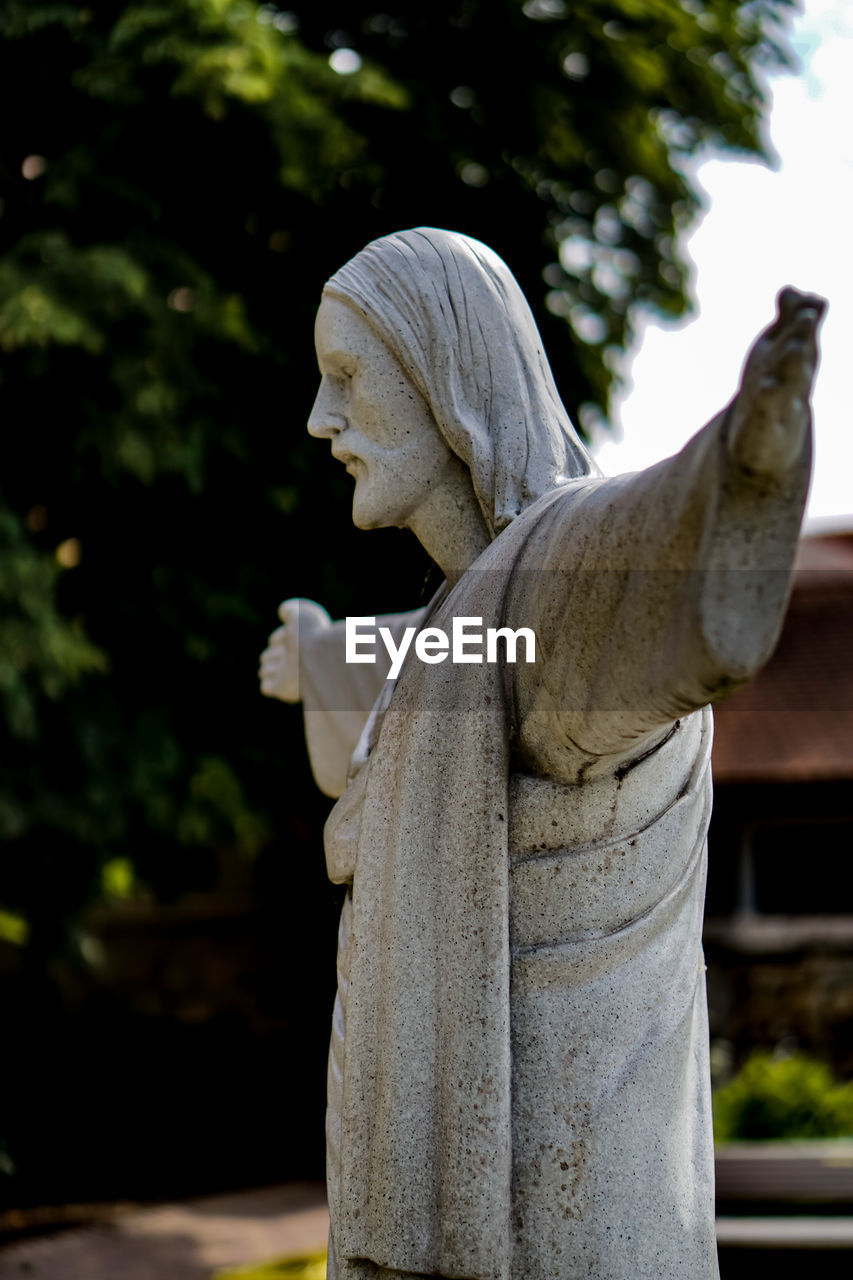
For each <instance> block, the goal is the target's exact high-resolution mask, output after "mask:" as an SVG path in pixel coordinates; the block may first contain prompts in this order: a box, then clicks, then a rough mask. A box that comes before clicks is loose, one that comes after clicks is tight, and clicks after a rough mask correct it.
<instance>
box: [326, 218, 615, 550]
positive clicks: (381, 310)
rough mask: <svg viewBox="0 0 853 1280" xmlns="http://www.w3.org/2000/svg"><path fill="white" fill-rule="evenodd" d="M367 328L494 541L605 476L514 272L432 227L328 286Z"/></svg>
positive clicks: (380, 244)
mask: <svg viewBox="0 0 853 1280" xmlns="http://www.w3.org/2000/svg"><path fill="white" fill-rule="evenodd" d="M324 297H329V298H334V299H339V300H341V301H343V302H344V303H346V304H347V305H348V306H349V307H351V308H353V309H354V310H355V311H356V313H357V314H358V315H360V316H362V317H363V318H364V320H365V321H366V322H367V323H368V324H369V326H370V327H371V329H372V330H373V331H374V332H375V333H376V334H377V336H378V337H379V338H380V339H381V340H382V342H383V343H384V344H385V346H386V347H387V348H388V350H389V351H390V352H391V354H392V355H393V356H394V358H395V359H396V361H397V362H398V363H399V365H400V366H401V368H402V369H403V371H404V373H405V374H406V376H407V378H408V380H409V381H410V382H411V384H412V385H413V386H414V387H415V389H416V390H417V392H418V393H419V395H420V397H421V398H422V400H423V402H424V403H425V404H426V406H428V409H429V412H430V414H431V416H432V419H433V420H434V422H435V424H436V426H437V428H438V431H439V433H440V435H441V437H442V439H443V440H444V442H445V443H446V444H447V446H448V447H449V449H450V450H451V451H452V453H453V454H455V455H456V456H457V457H458V458H459V459H461V461H462V462H463V463H464V464H465V466H466V467H467V468H468V470H469V471H470V474H471V480H472V484H473V488H474V492H475V494H476V497H477V501H478V503H479V505H480V508H481V510H482V513H483V517H484V519H485V521H486V524H487V526H488V528H489V530H490V531H491V533H492V535H494V534H496V533H499V532H500V530H501V529H503V528H505V527H506V526H507V525H508V524H509V523H510V521H511V520H512V519H514V517H515V516H517V515H518V514H519V512H521V511H522V510H523V509H524V508H525V507H526V506H529V505H530V503H532V502H534V501H535V500H536V499H537V498H539V497H541V496H542V494H544V493H546V492H548V491H549V490H550V489H553V488H555V487H556V486H557V485H560V484H564V483H566V482H567V481H568V480H571V479H574V478H575V477H578V476H583V475H589V474H598V468H597V467H596V464H595V463H594V461H593V460H592V458H591V456H590V455H589V453H588V452H587V450H586V449H585V448H584V445H583V444H582V442H581V440H580V438H579V437H578V435H577V433H576V431H575V429H574V427H573V426H572V424H571V421H570V420H569V416H568V414H567V412H566V409H565V407H564V405H563V403H562V401H561V400H560V397H559V395H558V393H557V389H556V387H555V385H554V379H553V376H552V374H551V370H550V368H549V366H548V361H547V359H546V357H545V352H544V347H543V344H542V339H541V337H540V335H539V331H538V329H537V327H536V323H535V321H534V319H533V316H532V314H531V311H530V308H529V307H528V305H527V302H526V300H525V298H524V295H523V293H522V292H521V289H520V287H519V285H518V283H517V281H516V279H515V277H514V276H513V275H512V273H511V272H510V270H509V268H508V267H507V266H506V264H505V263H504V262H503V261H502V260H501V259H500V258H499V257H498V256H497V254H495V253H493V252H492V250H491V249H489V248H487V246H486V245H484V244H481V243H480V242H479V241H478V240H472V239H470V238H469V237H468V236H463V235H460V234H458V233H456V232H452V231H441V230H437V229H435V228H431V227H419V228H417V229H415V230H412V231H401V232H395V233H394V234H392V235H388V236H383V237H382V238H381V239H380V240H374V241H373V242H372V243H371V244H369V245H367V247H366V248H364V249H363V250H362V251H361V252H360V253H358V254H357V255H356V256H355V257H354V258H353V259H351V261H349V262H348V263H346V265H345V266H343V267H342V268H341V269H340V271H338V272H336V273H335V275H333V276H332V278H331V279H330V280H329V282H328V283H327V285H326V287H325V289H324Z"/></svg>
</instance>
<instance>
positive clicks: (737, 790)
mask: <svg viewBox="0 0 853 1280" xmlns="http://www.w3.org/2000/svg"><path fill="white" fill-rule="evenodd" d="M715 722H716V727H715V743H714V757H713V766H714V784H715V800H714V817H713V820H712V825H711V832H710V837H709V843H710V863H709V881H708V901H707V908H706V928H705V950H706V958H707V961H708V967H709V1000H710V1008H711V1032H712V1036H716V1037H721V1038H723V1039H724V1040H727V1041H730V1042H731V1043H732V1045H733V1046H734V1049H735V1052H736V1056H737V1058H738V1059H740V1058H741V1057H742V1056H743V1055H744V1054H745V1053H746V1052H747V1051H748V1050H749V1049H750V1048H752V1047H754V1046H773V1045H780V1044H781V1045H784V1046H790V1047H791V1048H799V1049H802V1050H803V1051H805V1052H808V1053H812V1054H814V1055H815V1056H818V1057H821V1058H825V1059H827V1060H829V1061H831V1062H832V1063H833V1064H834V1065H835V1067H836V1068H837V1069H838V1070H839V1071H841V1072H843V1073H845V1074H849V1072H850V1071H851V1070H853V875H851V870H853V518H851V520H850V524H849V526H848V527H847V528H846V529H843V530H840V531H838V532H835V533H832V534H825V535H823V536H819V537H810V538H806V539H804V541H803V542H802V543H801V547H800V553H799V555H798V558H797V569H796V574H795V579H794V587H793V593H792V597H791V603H790V607H789V610H788V615H787V618H786V620H785V625H784V629H783V632H782V637H781V640H780V642H779V646H778V648H777V650H776V653H775V654H774V656H773V658H772V659H771V661H770V662H769V663H768V665H767V666H766V667H765V668H764V670H763V671H762V672H761V673H760V674H759V676H758V677H757V678H756V679H755V680H754V681H752V682H751V683H750V684H749V685H748V686H746V687H745V688H743V689H742V690H740V691H739V692H738V693H736V694H735V695H734V696H733V697H732V698H731V699H729V700H728V701H726V702H723V703H721V704H720V705H719V706H718V707H717V708H716V709H715Z"/></svg>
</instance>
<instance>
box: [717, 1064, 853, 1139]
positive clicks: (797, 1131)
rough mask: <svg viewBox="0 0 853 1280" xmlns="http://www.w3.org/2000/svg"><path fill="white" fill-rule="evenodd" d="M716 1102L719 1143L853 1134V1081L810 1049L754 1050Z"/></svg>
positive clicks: (721, 1089) (836, 1136)
mask: <svg viewBox="0 0 853 1280" xmlns="http://www.w3.org/2000/svg"><path fill="white" fill-rule="evenodd" d="M713 1105H714V1136H715V1138H716V1140H717V1142H731V1141H736V1140H738V1139H740V1140H745V1139H761V1138H840V1137H845V1136H853V1082H851V1083H847V1084H842V1083H840V1082H839V1081H838V1080H836V1079H835V1077H834V1076H833V1074H832V1071H831V1070H830V1068H829V1067H828V1066H827V1065H826V1064H825V1063H823V1062H817V1061H816V1060H815V1059H813V1058H809V1057H807V1056H806V1055H805V1054H799V1053H795V1054H791V1055H790V1056H786V1057H781V1056H780V1055H778V1054H774V1053H767V1052H756V1053H753V1054H752V1055H751V1056H750V1057H749V1058H748V1059H747V1060H746V1062H745V1063H744V1065H743V1066H742V1067H741V1069H740V1071H739V1072H738V1074H737V1075H736V1076H735V1077H734V1079H733V1080H730V1081H729V1082H728V1084H725V1085H722V1086H721V1087H720V1088H719V1089H717V1090H716V1091H715V1093H714V1099H713Z"/></svg>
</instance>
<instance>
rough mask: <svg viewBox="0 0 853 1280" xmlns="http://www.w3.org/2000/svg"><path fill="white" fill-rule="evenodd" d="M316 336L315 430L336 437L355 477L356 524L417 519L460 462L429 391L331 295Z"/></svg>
mask: <svg viewBox="0 0 853 1280" xmlns="http://www.w3.org/2000/svg"><path fill="white" fill-rule="evenodd" d="M314 340H315V345H316V348H317V361H318V363H319V366H320V373H321V375H322V381H321V383H320V390H319V391H318V393H317V399H316V400H315V402H314V408H313V409H312V410H311V416H310V417H309V419H308V430H309V432H310V433H311V435H312V436H316V437H318V438H319V439H325V440H330V441H331V444H332V454H333V455H334V457H336V458H338V459H339V460H340V461H341V462H342V463H343V464H344V466H345V467H346V469H347V471H348V472H349V473H350V475H351V476H353V477H354V479H355V494H354V495H353V504H352V518H353V523H354V524H355V525H357V526H358V528H359V529H378V528H382V527H385V526H387V525H409V524H410V522H411V519H412V516H413V515H414V514H415V513H416V512H417V511H418V509H419V508H420V507H421V505H422V504H423V503H424V501H425V500H426V499H427V497H428V496H430V495H431V494H433V493H434V492H435V489H436V487H437V486H440V485H441V483H442V480H443V479H444V478H445V477H446V476H447V475H448V473H449V472H450V471H451V469H452V468H453V467H458V465H459V463H458V460H457V459H456V457H455V455H454V454H453V453H452V452H451V450H450V449H449V448H448V446H447V445H446V444H445V442H444V440H443V439H442V438H441V436H440V434H439V432H438V428H437V427H436V425H435V421H434V419H433V416H432V413H431V412H430V409H429V407H428V406H427V404H426V401H425V400H424V398H423V396H422V395H421V394H420V392H419V391H418V390H417V389H416V387H415V386H413V384H412V382H411V381H410V379H409V377H408V376H407V374H406V373H405V371H404V370H403V368H402V367H401V366H400V364H399V363H398V361H397V360H396V358H395V357H394V356H393V355H392V354H391V352H390V351H389V350H388V348H387V347H386V345H385V343H384V342H383V341H382V339H381V338H380V337H379V336H378V334H376V333H375V332H374V330H373V329H372V328H371V327H370V325H369V324H368V323H367V321H366V320H364V319H363V318H362V317H361V316H360V315H359V314H358V313H357V312H356V311H355V310H354V309H353V308H352V307H350V306H348V305H347V304H346V303H345V302H343V301H341V300H340V299H339V298H334V297H330V296H326V297H324V298H323V300H322V302H321V303H320V309H319V311H318V312H317V322H316V326H315V330H314Z"/></svg>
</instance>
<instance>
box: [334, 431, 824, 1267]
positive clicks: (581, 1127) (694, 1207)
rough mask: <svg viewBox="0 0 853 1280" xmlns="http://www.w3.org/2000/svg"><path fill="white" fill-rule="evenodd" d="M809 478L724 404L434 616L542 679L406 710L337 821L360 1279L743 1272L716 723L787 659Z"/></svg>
mask: <svg viewBox="0 0 853 1280" xmlns="http://www.w3.org/2000/svg"><path fill="white" fill-rule="evenodd" d="M807 478H808V458H807V457H806V456H805V455H804V457H803V459H802V460H801V463H800V464H799V465H798V467H796V468H795V469H794V471H792V473H791V474H790V475H789V476H788V477H786V479H785V480H784V482H773V483H771V482H769V481H758V480H757V479H756V478H755V477H752V476H748V475H745V474H744V473H742V472H738V471H737V470H736V468H734V467H733V464H732V463H731V461H730V459H729V455H728V450H727V448H726V440H725V419H724V418H723V417H721V418H720V419H716V420H715V421H714V422H713V423H711V424H709V426H708V427H707V428H705V430H704V431H703V432H701V433H700V434H699V435H698V436H697V437H695V438H694V440H693V441H692V442H691V443H690V444H689V445H688V446H687V447H686V448H685V450H683V451H682V453H681V454H679V455H677V457H676V458H673V459H669V460H667V462H666V463H662V464H660V465H659V466H658V467H656V468H652V469H650V470H649V471H648V472H643V473H641V474H639V475H637V476H633V477H619V478H617V479H615V480H600V479H594V480H591V479H586V480H581V481H573V482H570V483H568V484H566V485H565V486H562V487H560V488H558V489H555V490H553V491H552V492H550V493H548V494H546V495H545V496H544V497H543V498H541V499H539V500H538V501H537V502H536V503H534V504H532V505H531V506H530V507H528V508H527V509H526V510H525V511H523V512H522V513H521V514H520V515H519V516H518V517H517V518H516V519H515V520H514V521H513V522H512V523H511V524H510V525H509V526H508V528H507V529H506V530H505V531H504V532H503V533H502V534H500V535H499V537H498V538H496V539H495V541H494V542H492V544H491V545H490V546H489V547H488V548H487V550H486V551H485V552H484V553H483V555H482V556H481V557H480V558H479V560H478V561H476V562H475V564H474V565H473V566H472V567H471V568H470V569H469V570H468V572H466V573H465V575H464V576H463V577H462V578H461V579H460V581H459V582H458V583H457V584H456V586H455V587H454V588H453V590H451V591H449V592H447V593H446V594H445V595H444V597H443V599H442V600H441V601H440V602H439V603H438V604H437V606H436V608H435V609H434V612H433V614H432V616H431V617H430V618H429V625H431V626H436V627H441V628H442V629H443V630H445V631H447V632H450V630H451V622H452V618H453V617H475V618H478V619H481V620H482V626H483V627H484V628H485V627H489V626H493V627H501V626H510V627H512V628H518V627H521V626H530V627H532V628H533V630H534V631H535V633H536V636H537V660H536V663H535V664H533V665H530V666H528V665H527V664H526V663H524V662H521V661H519V662H517V663H516V664H510V663H500V664H493V663H486V662H484V663H481V664H466V665H460V664H453V663H451V662H449V661H447V662H444V663H443V664H441V665H426V664H424V663H422V662H420V661H417V660H416V659H414V658H413V657H412V656H411V655H410V656H409V658H408V659H407V661H406V664H405V665H404V668H403V671H402V673H401V675H400V677H399V679H398V680H397V682H396V687H395V688H393V690H392V689H391V687H390V685H389V686H388V687H387V688H386V690H385V695H384V697H380V701H379V703H378V704H377V707H376V708H375V709H374V714H373V716H372V717H371V719H370V721H369V722H368V725H367V727H366V729H365V733H364V734H363V736H362V740H361V743H360V744H359V747H358V749H357V751H356V753H355V756H354V759H353V766H352V768H351V772H350V777H349V780H348V783H347V787H346V790H345V791H344V792H343V795H342V796H341V799H340V800H339V801H338V804H337V805H336V806H335V808H334V809H333V811H332V813H331V815H330V818H329V821H328V824H327V828H326V850H327V861H328V866H329V874H330V876H331V878H332V879H333V880H335V881H338V882H340V883H346V884H348V885H349V890H348V893H347V898H346V902H345V905H344V912H343V917H342V927H341V948H340V953H339V997H338V1002H337V1004H336V1010H335V1017H334V1025H333V1035H332V1049H331V1054H330V1070H329V1113H328V1149H329V1195H330V1212H331V1220H332V1240H331V1248H330V1276H331V1277H333V1278H334V1277H337V1280H342V1277H344V1276H347V1277H351V1280H367V1278H368V1277H385V1276H386V1275H391V1276H393V1275H402V1276H409V1275H421V1276H423V1275H432V1276H443V1277H447V1278H448V1280H521V1278H522V1277H523V1278H524V1280H545V1277H553V1276H559V1277H561V1278H562V1280H575V1277H577V1280H580V1278H581V1277H583V1278H584V1280H629V1277H630V1280H634V1278H635V1277H640V1276H642V1277H646V1276H647V1277H649V1278H650V1280H651V1278H652V1277H654V1278H655V1280H674V1278H675V1277H678V1278H679V1280H713V1278H714V1277H716V1276H717V1274H718V1273H717V1263H716V1250H715V1244H714V1210H713V1144H712V1139H711V1119H710V1099H709V1072H708V1030H707V1013H706V1007H705V980H704V965H703V962H702V952H701V925H702V910H703V902H704V884H705V848H706V845H705V836H706V830H707V824H708V818H709V813H710V794H711V788H710V766H709V754H710V742H711V713H710V709H709V708H708V707H707V705H706V704H707V703H708V702H709V701H710V700H711V699H712V698H713V697H715V696H719V694H720V693H721V692H725V691H727V690H728V689H730V688H732V687H734V686H735V685H736V684H738V683H739V682H741V681H742V680H744V679H746V678H748V676H749V675H751V674H752V673H753V672H754V671H755V670H756V669H757V667H758V666H760V665H761V663H762V662H763V661H765V660H766V658H767V657H768V656H769V653H770V652H771V651H772V647H773V644H774V643H775V640H776V637H777V634H778V629H779V627H780V625H781V619H782V614H783V611H784V605H785V602H786V599H787V594H788V589H789V569H790V563H791V561H792V559H793V551H794V547H795V545H796V537H797V531H798V525H799V511H800V508H801V506H802V501H803V500H804V496H805V488H806V484H807ZM792 508H793V515H792V514H791V511H792ZM389 695H390V696H389ZM626 1259H630V1265H628V1264H627V1263H626Z"/></svg>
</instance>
